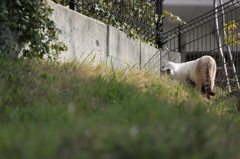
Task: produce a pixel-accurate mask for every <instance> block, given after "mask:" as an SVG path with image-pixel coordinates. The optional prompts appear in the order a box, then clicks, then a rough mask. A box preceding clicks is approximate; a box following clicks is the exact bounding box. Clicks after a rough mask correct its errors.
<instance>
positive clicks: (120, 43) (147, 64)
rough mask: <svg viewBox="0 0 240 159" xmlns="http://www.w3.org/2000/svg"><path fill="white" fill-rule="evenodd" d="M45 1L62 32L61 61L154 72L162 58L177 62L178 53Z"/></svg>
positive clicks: (158, 67) (159, 65)
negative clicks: (167, 50) (87, 62)
mask: <svg viewBox="0 0 240 159" xmlns="http://www.w3.org/2000/svg"><path fill="white" fill-rule="evenodd" d="M47 3H48V4H49V5H50V7H51V8H52V9H53V10H54V11H53V14H52V16H51V19H52V20H53V21H55V24H56V26H57V28H59V29H60V30H61V31H62V34H60V36H59V39H60V41H63V42H64V43H65V44H66V45H67V47H68V51H66V52H63V53H62V54H61V55H60V56H59V60H60V61H62V62H65V61H69V60H72V59H78V60H80V61H83V60H86V59H87V60H90V61H91V60H93V59H94V61H96V62H104V63H106V64H108V65H113V66H114V67H126V66H130V67H136V68H139V69H143V68H148V69H152V70H155V71H158V72H159V70H160V67H161V59H162V57H167V58H168V59H170V60H174V61H176V62H180V59H181V57H180V54H179V53H170V52H166V51H161V50H159V49H156V48H155V47H153V46H149V45H147V44H145V43H143V42H141V41H140V40H138V39H134V38H131V37H129V36H127V34H125V33H124V32H122V31H119V30H118V29H116V28H114V27H112V26H109V25H106V24H104V23H102V22H100V21H98V20H95V19H93V18H89V17H87V16H84V15H82V14H80V13H77V12H74V11H72V10H70V9H68V8H66V7H64V6H61V5H59V4H56V3H54V2H52V1H51V0H47ZM0 31H1V30H0ZM5 34H6V33H5ZM13 39H14V38H13ZM15 41H16V42H17V43H18V44H19V45H18V46H19V47H20V45H22V44H21V43H19V42H18V41H17V39H15Z"/></svg>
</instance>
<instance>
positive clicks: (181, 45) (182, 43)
mask: <svg viewBox="0 0 240 159" xmlns="http://www.w3.org/2000/svg"><path fill="white" fill-rule="evenodd" d="M178 52H179V53H180V54H181V62H186V47H185V35H184V34H183V33H182V26H179V31H178Z"/></svg>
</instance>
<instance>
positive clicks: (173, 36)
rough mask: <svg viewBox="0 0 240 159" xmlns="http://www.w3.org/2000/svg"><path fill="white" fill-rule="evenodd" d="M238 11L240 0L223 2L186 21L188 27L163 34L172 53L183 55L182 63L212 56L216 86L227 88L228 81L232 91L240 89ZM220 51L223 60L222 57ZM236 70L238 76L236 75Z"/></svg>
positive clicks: (239, 9) (239, 18) (183, 26)
mask: <svg viewBox="0 0 240 159" xmlns="http://www.w3.org/2000/svg"><path fill="white" fill-rule="evenodd" d="M239 12H240V1H239V0H231V1H229V2H227V3H224V4H222V5H220V6H219V7H217V8H214V9H213V10H211V11H209V12H206V13H205V14H203V15H201V16H199V17H197V18H195V19H193V20H191V21H189V22H187V24H186V25H181V26H179V27H177V28H175V29H173V30H170V31H168V32H166V33H164V37H165V39H164V40H165V43H166V44H165V47H167V48H168V49H169V50H171V51H178V52H180V53H181V55H182V62H184V61H190V60H194V59H197V58H199V57H201V56H203V55H211V56H212V57H214V59H215V60H216V62H217V75H216V83H217V84H218V85H220V84H222V85H223V86H225V85H226V82H227V78H229V79H230V84H231V86H232V88H238V86H237V83H238V78H239V77H240V52H239V51H240V48H239V46H240V43H238V40H239V39H238V37H240V36H239V35H240V34H239V32H240V31H239V28H238V27H237V26H238V23H239V22H240V15H239ZM229 22H233V23H234V25H236V27H235V28H232V29H231V28H230V29H229V28H227V27H226V24H228V23H229ZM232 26H233V25H232ZM231 31H232V32H231ZM233 31H234V32H235V33H233ZM234 36H235V37H234ZM221 52H222V53H223V57H221ZM224 65H225V66H226V69H227V75H226V73H225V71H224ZM234 67H235V68H236V73H234Z"/></svg>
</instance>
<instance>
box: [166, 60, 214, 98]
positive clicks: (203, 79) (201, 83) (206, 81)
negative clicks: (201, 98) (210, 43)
mask: <svg viewBox="0 0 240 159" xmlns="http://www.w3.org/2000/svg"><path fill="white" fill-rule="evenodd" d="M165 70H169V71H170V74H171V75H172V76H173V77H175V78H178V79H179V80H180V81H182V82H187V83H192V84H195V85H196V86H197V87H198V88H201V90H202V92H203V93H204V94H206V96H207V98H210V96H214V95H215V92H214V91H213V87H214V81H215V76H216V62H215V60H214V59H213V58H212V57H211V56H202V57H201V58H198V59H196V60H194V61H189V62H184V63H174V62H170V61H167V60H165V65H164V66H163V69H162V71H165Z"/></svg>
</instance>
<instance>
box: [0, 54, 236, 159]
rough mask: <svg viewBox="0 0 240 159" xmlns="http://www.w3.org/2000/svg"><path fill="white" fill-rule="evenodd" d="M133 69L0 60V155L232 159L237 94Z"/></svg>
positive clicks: (234, 148)
mask: <svg viewBox="0 0 240 159" xmlns="http://www.w3.org/2000/svg"><path fill="white" fill-rule="evenodd" d="M217 94H218V96H217V97H215V98H213V99H212V100H211V101H206V100H205V99H204V98H203V97H202V96H201V95H200V94H199V90H196V89H195V88H192V87H189V86H187V85H183V84H179V83H178V82H177V81H174V80H171V79H169V78H168V77H167V76H161V77H160V76H158V75H156V74H154V73H151V72H146V71H137V70H134V68H126V69H119V70H115V69H113V68H111V67H110V68H108V67H106V66H104V65H98V66H92V65H91V64H89V63H85V62H82V63H81V62H77V61H75V62H69V63H64V64H62V63H57V62H46V61H45V62H44V61H34V60H23V59H10V58H3V59H0V158H8V159H9V158H19V159H21V158H24V159H31V158H33V159H37V158H41V159H43V158H51V159H52V158H58V159H59V158H60V159H61V158H68V159H75V158H77V159H78V158H80V159H81V158H83V159H92V158H94V159H95V158H99V159H101V158H102V159H108V158H109V159H114V158H121V159H122V158H184V159H185V158H191V159H192V158H217V159H219V158H239V157H240V155H239V152H238V151H239V150H238V149H239V146H240V142H239V141H240V136H239V132H240V127H239V117H238V112H237V111H236V105H237V100H236V98H233V97H232V96H229V95H228V94H227V93H220V91H217Z"/></svg>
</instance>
